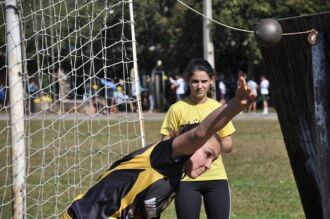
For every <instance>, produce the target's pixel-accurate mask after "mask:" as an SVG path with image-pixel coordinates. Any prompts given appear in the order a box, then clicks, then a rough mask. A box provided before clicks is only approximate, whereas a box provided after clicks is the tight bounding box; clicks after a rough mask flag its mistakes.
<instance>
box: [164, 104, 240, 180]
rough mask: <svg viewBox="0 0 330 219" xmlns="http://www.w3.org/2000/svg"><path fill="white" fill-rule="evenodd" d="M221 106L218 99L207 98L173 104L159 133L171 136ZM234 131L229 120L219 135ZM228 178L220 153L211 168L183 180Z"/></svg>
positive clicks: (229, 133) (222, 135)
mask: <svg viewBox="0 0 330 219" xmlns="http://www.w3.org/2000/svg"><path fill="white" fill-rule="evenodd" d="M219 106H221V103H219V102H218V101H216V100H214V99H211V98H208V100H207V101H206V102H205V103H202V104H194V103H192V102H191V101H190V100H189V98H185V99H183V100H181V101H178V102H176V103H175V104H173V105H172V106H171V107H170V108H169V110H168V112H167V113H166V116H165V119H164V121H163V124H162V127H161V129H160V133H161V134H162V135H166V136H172V133H177V132H178V131H179V129H180V127H181V126H183V125H187V124H193V123H199V122H201V121H202V120H203V119H204V118H205V117H206V116H207V115H209V114H210V113H211V112H212V111H213V110H215V109H216V108H218V107H219ZM234 132H235V128H234V125H233V123H232V122H229V123H228V124H227V125H226V126H225V127H224V128H223V129H221V130H219V132H218V134H219V136H220V137H226V136H229V135H231V134H233V133H234ZM220 179H228V178H227V174H226V170H225V167H224V165H223V162H222V158H221V155H220V156H219V159H217V160H215V161H214V162H213V163H212V166H211V168H210V169H209V170H208V171H206V172H205V173H204V174H202V175H201V176H199V177H198V178H197V179H191V178H189V177H187V176H186V177H185V178H184V179H183V181H205V180H220Z"/></svg>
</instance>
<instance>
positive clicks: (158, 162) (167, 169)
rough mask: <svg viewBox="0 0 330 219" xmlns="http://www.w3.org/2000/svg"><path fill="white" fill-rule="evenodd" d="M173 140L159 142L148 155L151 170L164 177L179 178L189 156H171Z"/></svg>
mask: <svg viewBox="0 0 330 219" xmlns="http://www.w3.org/2000/svg"><path fill="white" fill-rule="evenodd" d="M172 143H173V138H171V139H169V140H165V141H161V142H159V143H158V144H157V145H156V146H155V148H154V150H153V151H152V152H151V155H150V163H151V166H152V168H154V169H155V170H156V171H157V172H159V173H160V174H162V175H164V176H168V177H173V176H180V177H181V175H182V172H183V166H184V164H185V162H186V161H187V160H188V159H189V157H190V156H191V155H182V156H176V157H174V156H173V150H172Z"/></svg>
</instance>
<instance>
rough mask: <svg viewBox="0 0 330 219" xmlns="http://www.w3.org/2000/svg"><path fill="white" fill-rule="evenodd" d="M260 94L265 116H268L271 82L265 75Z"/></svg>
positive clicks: (261, 80)
mask: <svg viewBox="0 0 330 219" xmlns="http://www.w3.org/2000/svg"><path fill="white" fill-rule="evenodd" d="M260 94H261V97H262V102H263V112H262V113H263V114H268V100H269V81H268V80H267V78H266V76H265V75H261V77H260Z"/></svg>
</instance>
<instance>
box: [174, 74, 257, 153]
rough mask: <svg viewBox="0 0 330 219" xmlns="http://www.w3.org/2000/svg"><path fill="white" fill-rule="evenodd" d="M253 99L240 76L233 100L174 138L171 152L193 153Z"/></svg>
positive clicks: (253, 96)
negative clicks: (194, 126)
mask: <svg viewBox="0 0 330 219" xmlns="http://www.w3.org/2000/svg"><path fill="white" fill-rule="evenodd" d="M254 99H255V95H254V94H253V93H252V92H251V90H250V89H248V88H247V85H246V81H245V79H244V77H243V75H242V74H240V75H239V77H238V86H237V90H236V94H235V98H233V99H232V100H230V101H229V102H228V103H226V104H224V105H222V106H220V107H219V108H217V109H216V110H214V111H213V112H212V113H211V114H209V115H208V116H207V117H206V118H205V119H204V120H203V121H202V122H201V123H200V124H199V125H198V126H197V127H196V128H194V129H192V130H190V131H188V132H186V133H184V134H182V135H179V136H178V137H176V138H175V139H174V140H173V145H172V147H173V152H174V153H176V154H192V153H194V152H195V151H196V150H197V149H199V148H200V147H201V146H203V144H204V143H205V142H206V141H207V140H208V139H209V138H210V137H211V136H212V135H213V134H214V133H216V132H217V130H220V129H222V128H223V127H224V126H225V125H226V124H227V123H228V122H229V121H230V120H231V119H232V118H233V117H234V116H236V115H237V114H238V113H240V112H241V111H242V110H243V109H245V108H246V107H247V106H248V105H249V104H250V103H251V102H252V101H253V100H254Z"/></svg>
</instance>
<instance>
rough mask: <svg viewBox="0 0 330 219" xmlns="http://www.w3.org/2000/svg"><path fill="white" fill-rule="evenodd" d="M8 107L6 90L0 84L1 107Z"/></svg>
mask: <svg viewBox="0 0 330 219" xmlns="http://www.w3.org/2000/svg"><path fill="white" fill-rule="evenodd" d="M5 105H6V88H5V86H4V85H3V84H0V107H3V106H5Z"/></svg>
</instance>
